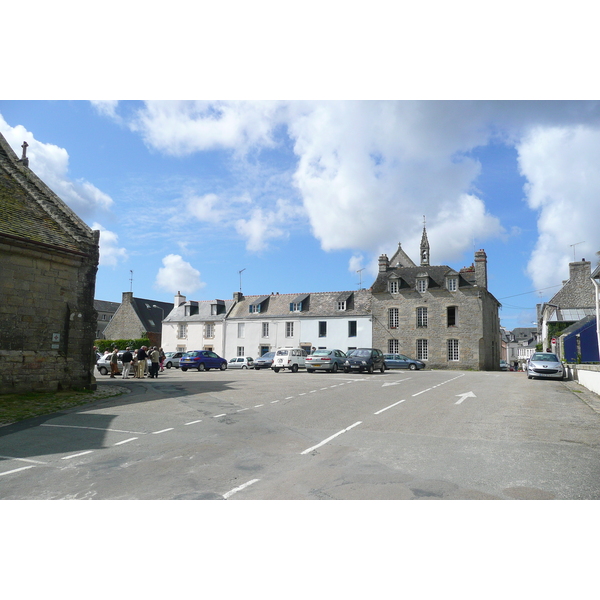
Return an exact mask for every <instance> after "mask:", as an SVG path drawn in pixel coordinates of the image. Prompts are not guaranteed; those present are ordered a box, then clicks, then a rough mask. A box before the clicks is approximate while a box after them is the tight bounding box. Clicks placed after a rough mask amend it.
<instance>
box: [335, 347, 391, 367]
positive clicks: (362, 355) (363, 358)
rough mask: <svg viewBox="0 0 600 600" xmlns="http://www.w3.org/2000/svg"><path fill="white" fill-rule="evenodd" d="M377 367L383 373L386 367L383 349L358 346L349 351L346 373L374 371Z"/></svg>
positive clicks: (345, 364)
mask: <svg viewBox="0 0 600 600" xmlns="http://www.w3.org/2000/svg"><path fill="white" fill-rule="evenodd" d="M376 369H379V370H380V371H381V372H382V373H383V372H385V369H386V366H385V359H384V358H383V352H382V351H381V350H378V349H377V348H356V349H355V350H350V352H348V356H347V360H346V362H345V363H344V372H345V373H350V371H358V372H359V373H362V372H363V371H367V373H372V372H373V371H375V370H376Z"/></svg>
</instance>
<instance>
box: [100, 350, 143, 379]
mask: <svg viewBox="0 0 600 600" xmlns="http://www.w3.org/2000/svg"><path fill="white" fill-rule="evenodd" d="M123 352H125V350H122V351H121V352H118V353H117V368H118V369H119V374H121V373H122V372H123V363H122V362H121V357H122V356H123ZM110 356H111V355H110V354H105V355H104V356H102V357H100V358H99V359H98V360H97V361H96V367H98V371H99V373H100V375H108V374H109V373H110ZM146 363H147V364H148V368H150V365H151V364H152V361H151V360H150V359H149V358H147V359H146ZM130 373H131V374H132V375H133V371H130Z"/></svg>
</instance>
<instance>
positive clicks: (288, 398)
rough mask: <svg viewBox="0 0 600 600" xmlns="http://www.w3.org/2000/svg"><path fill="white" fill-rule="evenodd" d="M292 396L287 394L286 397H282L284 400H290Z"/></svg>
mask: <svg viewBox="0 0 600 600" xmlns="http://www.w3.org/2000/svg"><path fill="white" fill-rule="evenodd" d="M293 397H294V396H288V397H287V398H284V400H291V399H292V398H293Z"/></svg>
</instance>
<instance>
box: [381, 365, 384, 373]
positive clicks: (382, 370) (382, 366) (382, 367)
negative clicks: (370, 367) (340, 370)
mask: <svg viewBox="0 0 600 600" xmlns="http://www.w3.org/2000/svg"><path fill="white" fill-rule="evenodd" d="M381 372H382V373H385V363H384V364H383V365H381Z"/></svg>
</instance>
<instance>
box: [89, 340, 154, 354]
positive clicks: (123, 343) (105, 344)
mask: <svg viewBox="0 0 600 600" xmlns="http://www.w3.org/2000/svg"><path fill="white" fill-rule="evenodd" d="M94 345H95V346H96V347H97V348H98V352H100V354H104V352H105V351H106V350H112V349H113V348H114V347H115V346H116V347H117V348H118V349H119V350H125V348H127V346H129V347H130V348H131V349H132V350H135V349H136V348H141V347H142V346H150V340H149V339H148V338H141V339H137V340H96V342H95V343H94Z"/></svg>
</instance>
